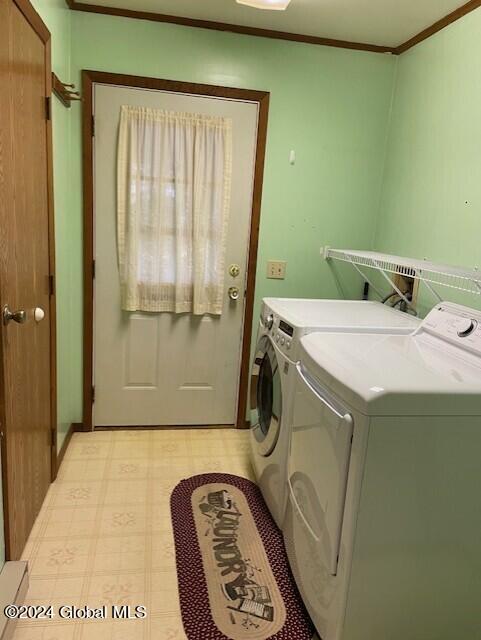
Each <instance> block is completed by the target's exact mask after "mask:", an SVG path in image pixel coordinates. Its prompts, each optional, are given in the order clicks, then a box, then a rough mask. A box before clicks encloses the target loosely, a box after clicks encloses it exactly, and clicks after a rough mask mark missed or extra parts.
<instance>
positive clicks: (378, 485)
mask: <svg viewBox="0 0 481 640" xmlns="http://www.w3.org/2000/svg"><path fill="white" fill-rule="evenodd" d="M299 355H300V362H299V363H298V365H297V366H296V373H297V375H296V378H297V379H296V382H295V385H294V392H295V402H294V411H293V416H292V433H291V446H290V452H289V461H288V476H289V478H288V482H289V500H288V506H287V510H286V517H285V522H284V537H285V541H286V547H287V551H288V555H289V560H290V563H291V567H292V570H293V573H294V576H295V579H296V581H297V584H298V586H299V590H300V592H301V595H302V597H303V599H304V601H305V604H306V606H307V609H308V611H309V613H310V615H311V617H312V619H313V622H314V624H315V626H316V628H317V630H318V632H319V634H320V636H321V637H322V639H323V640H387V639H389V640H452V638H466V639H467V638H469V639H470V640H479V639H480V638H481V626H480V620H481V618H480V601H481V560H480V559H481V506H480V486H481V312H479V311H474V310H472V309H469V308H466V307H460V306H458V305H453V304H449V303H441V304H439V305H437V306H436V307H435V308H434V309H433V310H432V311H431V312H430V313H429V315H428V316H427V317H426V319H425V320H424V321H423V323H422V324H421V325H420V327H419V328H418V329H417V330H416V332H415V333H414V334H413V335H411V336H399V335H398V336H392V335H391V336H379V335H340V334H326V333H323V334H321V333H313V334H310V335H308V336H305V337H304V338H302V340H301V347H300V353H299Z"/></svg>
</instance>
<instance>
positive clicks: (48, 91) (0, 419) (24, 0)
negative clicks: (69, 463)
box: [0, 0, 57, 560]
mask: <svg viewBox="0 0 481 640" xmlns="http://www.w3.org/2000/svg"><path fill="white" fill-rule="evenodd" d="M12 2H13V4H15V6H16V7H17V8H18V9H19V10H20V12H21V13H22V15H23V16H24V18H25V19H26V21H27V22H28V24H29V25H30V26H31V27H32V29H33V30H34V32H35V33H36V34H37V35H38V37H39V38H40V40H41V41H42V43H43V44H44V45H45V113H46V134H47V139H46V145H47V210H48V245H49V280H50V287H51V291H50V298H49V318H50V420H51V426H50V431H51V439H50V442H51V447H50V452H51V457H50V478H51V481H52V482H53V481H54V480H55V478H56V477H57V308H56V294H55V219H54V192H53V142H52V119H51V99H52V53H51V36H50V31H49V30H48V28H47V26H46V25H45V23H44V22H43V20H42V18H41V17H40V16H39V14H38V13H37V11H36V10H35V9H34V7H33V5H32V4H31V3H30V2H29V0H12ZM0 286H1V282H0ZM3 393H4V372H3V340H0V423H1V424H2V425H3V430H2V434H1V435H2V438H1V460H2V494H3V514H4V535H5V558H6V560H8V559H9V558H10V557H11V545H10V515H9V498H8V473H7V469H8V465H9V462H10V461H9V460H8V456H7V439H8V428H7V422H6V415H5V414H6V412H5V399H4V397H3Z"/></svg>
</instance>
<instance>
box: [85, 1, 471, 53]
mask: <svg viewBox="0 0 481 640" xmlns="http://www.w3.org/2000/svg"><path fill="white" fill-rule="evenodd" d="M80 2H83V3H85V4H89V0H80ZM465 2H466V0H292V2H291V4H290V6H289V7H288V9H287V10H286V11H262V10H259V9H253V8H251V7H246V6H243V5H239V4H237V3H236V2H235V0H90V4H97V5H103V6H107V7H119V8H122V9H132V10H136V11H151V12H154V13H166V14H170V15H175V16H183V17H188V18H200V19H202V20H213V21H216V22H229V23H233V24H238V25H244V26H250V27H260V28H264V29H275V30H277V31H290V32H292V33H299V34H308V35H313V36H321V37H324V38H334V39H338V40H350V41H353V42H363V43H369V44H379V45H386V46H391V47H395V46H398V45H400V44H402V43H404V42H406V40H409V39H410V38H411V37H412V36H414V35H416V34H417V33H419V32H420V31H422V30H423V29H425V28H426V27H429V26H430V25H432V24H433V23H434V22H436V21H437V20H439V19H440V18H443V17H444V16H446V15H447V14H449V13H451V12H452V11H454V10H455V9H458V8H459V7H460V6H462V5H463V4H465Z"/></svg>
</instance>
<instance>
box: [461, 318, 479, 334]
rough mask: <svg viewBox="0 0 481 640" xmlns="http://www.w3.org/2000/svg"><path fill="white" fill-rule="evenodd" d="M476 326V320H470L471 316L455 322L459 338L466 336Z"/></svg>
mask: <svg viewBox="0 0 481 640" xmlns="http://www.w3.org/2000/svg"><path fill="white" fill-rule="evenodd" d="M477 326H478V323H477V322H476V320H472V319H471V318H461V319H460V320H458V322H457V323H456V331H457V333H458V336H459V337H460V338H467V337H468V336H470V335H471V334H472V333H473V331H474V330H475V329H476V327H477Z"/></svg>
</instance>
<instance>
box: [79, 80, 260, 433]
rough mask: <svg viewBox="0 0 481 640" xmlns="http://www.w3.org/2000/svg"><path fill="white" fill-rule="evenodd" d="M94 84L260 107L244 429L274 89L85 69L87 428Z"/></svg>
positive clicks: (88, 425) (242, 384)
mask: <svg viewBox="0 0 481 640" xmlns="http://www.w3.org/2000/svg"><path fill="white" fill-rule="evenodd" d="M95 83H99V84H108V85H117V86H122V87H132V88H141V89H154V90H158V91H172V92H175V93H184V94H191V95H198V96H199V95H200V96H212V97H215V98H228V99H231V100H239V101H249V102H254V103H257V104H258V106H259V120H258V128H257V143H256V158H255V169H254V185H253V193H252V213H251V224H250V239H249V254H248V263H247V280H246V295H245V310H244V323H243V338H242V350H241V366H240V378H239V386H238V398H237V421H236V425H235V426H236V427H237V428H245V427H246V426H247V425H246V420H245V415H246V410H247V390H248V386H249V364H250V348H251V329H252V318H253V311H254V293H255V279H256V267H257V249H258V245H259V224H260V216H261V200H262V186H263V180H264V162H265V151H266V139H267V121H268V114H269V98H270V93H269V92H267V91H254V90H250V89H235V88H231V87H220V86H215V85H209V84H197V83H193V82H178V81H175V80H163V79H160V78H147V77H141V76H130V75H124V74H119V73H108V72H103V71H90V70H83V71H82V95H83V103H82V140H83V152H82V163H83V212H84V224H83V235H84V250H83V259H84V266H83V275H84V323H83V329H84V340H83V344H84V351H83V363H84V364H83V429H84V431H91V430H92V429H93V420H92V418H93V408H92V404H93V388H92V381H93V373H94V371H93V366H94V363H93V345H94V337H93V320H94V306H93V303H94V286H93V279H94V276H95V266H94V243H93V233H94V173H93V135H94V121H93V86H94V84H95Z"/></svg>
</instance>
